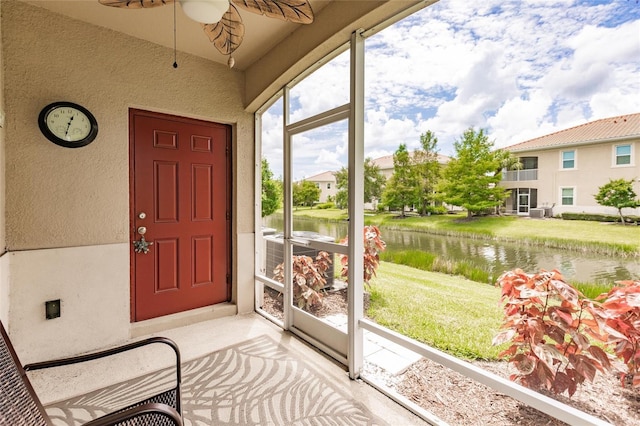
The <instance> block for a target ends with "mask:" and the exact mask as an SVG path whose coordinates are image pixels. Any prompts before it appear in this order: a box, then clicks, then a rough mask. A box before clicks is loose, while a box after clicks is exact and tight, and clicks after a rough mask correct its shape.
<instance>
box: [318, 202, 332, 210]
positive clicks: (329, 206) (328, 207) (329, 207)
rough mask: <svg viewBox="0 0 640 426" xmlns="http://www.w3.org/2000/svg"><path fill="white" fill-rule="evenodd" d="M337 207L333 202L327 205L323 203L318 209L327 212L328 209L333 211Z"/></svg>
mask: <svg viewBox="0 0 640 426" xmlns="http://www.w3.org/2000/svg"><path fill="white" fill-rule="evenodd" d="M335 207H336V205H335V204H334V203H332V202H327V203H321V204H317V205H316V208H318V209H320V210H326V209H333V208H335Z"/></svg>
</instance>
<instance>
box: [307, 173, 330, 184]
mask: <svg viewBox="0 0 640 426" xmlns="http://www.w3.org/2000/svg"><path fill="white" fill-rule="evenodd" d="M303 180H308V181H310V182H334V181H335V180H336V177H335V172H322V173H320V174H317V175H315V176H311V177H308V178H305V179H303Z"/></svg>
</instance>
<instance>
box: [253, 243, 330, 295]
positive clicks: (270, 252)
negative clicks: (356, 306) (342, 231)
mask: <svg viewBox="0 0 640 426" xmlns="http://www.w3.org/2000/svg"><path fill="white" fill-rule="evenodd" d="M293 236H294V237H301V238H306V239H308V240H316V241H326V242H334V241H335V238H333V237H329V236H327V235H322V234H318V233H317V232H308V231H294V232H293ZM282 238H283V235H282V233H278V234H273V235H266V236H265V237H264V240H265V241H266V245H267V247H266V265H265V266H266V276H267V277H269V278H273V270H274V269H276V266H278V265H279V264H281V263H282V262H283V259H284V245H283V244H282ZM320 251H321V250H317V249H314V248H311V247H303V246H298V245H294V246H293V255H294V256H300V255H305V256H309V257H310V258H312V259H315V258H316V257H317V256H318V253H319V252H320ZM329 256H330V257H331V260H332V261H333V260H334V259H333V253H329ZM334 263H335V262H332V263H331V265H329V269H327V271H326V274H327V276H326V277H325V278H326V279H327V284H326V285H325V288H329V287H332V286H333V274H334V269H335V268H334Z"/></svg>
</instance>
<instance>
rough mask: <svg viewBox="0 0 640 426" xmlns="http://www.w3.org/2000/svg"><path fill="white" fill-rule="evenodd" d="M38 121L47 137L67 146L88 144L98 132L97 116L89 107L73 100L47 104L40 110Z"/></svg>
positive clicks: (73, 146)
mask: <svg viewBox="0 0 640 426" xmlns="http://www.w3.org/2000/svg"><path fill="white" fill-rule="evenodd" d="M38 123H39V126H40V130H41V131H42V133H43V134H44V135H45V136H46V137H47V139H49V140H50V141H52V142H54V143H55V144H58V145H60V146H64V147H67V148H77V147H81V146H85V145H88V144H89V143H91V142H92V141H93V140H94V139H95V137H96V135H97V134H98V123H97V122H96V119H95V117H94V116H93V115H92V114H91V113H90V112H89V111H88V110H87V109H85V108H83V107H81V106H80V105H76V104H73V103H71V102H54V103H53V104H50V105H47V106H46V107H45V108H44V109H43V110H42V111H41V112H40V116H39V118H38Z"/></svg>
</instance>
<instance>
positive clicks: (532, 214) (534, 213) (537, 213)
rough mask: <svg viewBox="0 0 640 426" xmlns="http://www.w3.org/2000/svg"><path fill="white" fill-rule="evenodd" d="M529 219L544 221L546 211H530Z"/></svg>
mask: <svg viewBox="0 0 640 426" xmlns="http://www.w3.org/2000/svg"><path fill="white" fill-rule="evenodd" d="M529 217H534V218H536V219H542V218H543V217H544V209H529Z"/></svg>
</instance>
